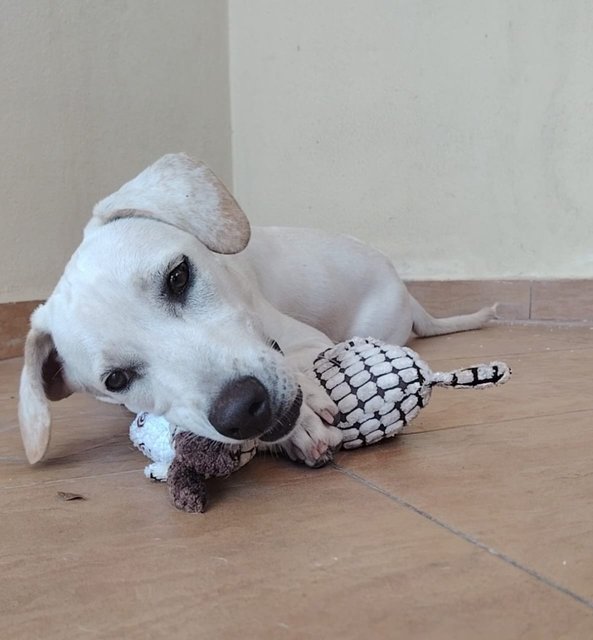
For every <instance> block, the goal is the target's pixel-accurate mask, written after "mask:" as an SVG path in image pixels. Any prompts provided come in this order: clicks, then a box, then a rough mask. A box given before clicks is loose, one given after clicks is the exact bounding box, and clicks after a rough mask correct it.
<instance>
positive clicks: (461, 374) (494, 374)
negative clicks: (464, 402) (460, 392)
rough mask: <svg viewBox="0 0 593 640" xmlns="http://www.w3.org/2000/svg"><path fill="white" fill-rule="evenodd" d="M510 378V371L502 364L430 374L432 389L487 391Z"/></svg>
mask: <svg viewBox="0 0 593 640" xmlns="http://www.w3.org/2000/svg"><path fill="white" fill-rule="evenodd" d="M510 377H511V370H510V368H509V366H508V365H507V364H505V363H504V362H491V363H490V364H477V365H475V366H473V367H467V368H465V369H456V370H455V371H449V372H447V373H441V372H436V373H433V374H432V378H431V380H430V384H431V386H433V387H461V388H463V389H487V388H488V387H493V386H494V385H496V384H504V383H505V382H506V381H507V380H508V379H509V378H510Z"/></svg>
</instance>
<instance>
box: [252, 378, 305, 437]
mask: <svg viewBox="0 0 593 640" xmlns="http://www.w3.org/2000/svg"><path fill="white" fill-rule="evenodd" d="M302 404H303V392H302V391H301V388H300V387H299V389H298V391H297V394H296V397H295V399H294V400H293V402H292V404H291V405H290V407H288V409H287V410H286V411H285V412H284V413H283V414H282V415H281V416H280V417H279V418H278V420H276V422H275V423H274V424H273V425H272V426H271V427H270V429H268V430H267V431H266V432H265V433H264V434H263V435H261V436H260V437H259V440H261V441H262V442H265V443H267V444H270V443H274V442H280V441H282V440H284V439H286V438H288V436H289V435H290V434H291V432H292V430H293V429H294V428H295V426H296V423H297V420H298V417H299V414H300V412H301V405H302Z"/></svg>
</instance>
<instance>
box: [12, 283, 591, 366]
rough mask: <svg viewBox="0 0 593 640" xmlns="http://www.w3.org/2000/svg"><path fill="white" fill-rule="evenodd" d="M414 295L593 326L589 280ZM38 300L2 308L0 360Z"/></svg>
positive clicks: (458, 306)
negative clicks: (491, 306) (492, 305)
mask: <svg viewBox="0 0 593 640" xmlns="http://www.w3.org/2000/svg"><path fill="white" fill-rule="evenodd" d="M406 284H407V286H408V289H409V290H410V292H411V293H412V295H413V296H414V297H415V298H416V299H417V300H418V302H420V304H422V305H423V306H424V307H425V308H426V309H427V310H428V311H429V312H430V313H431V314H432V315H434V316H437V317H438V316H450V315H457V314H460V313H471V312H472V311H476V310H477V309H479V308H480V307H484V306H488V305H491V304H494V303H495V302H498V303H500V306H499V308H498V315H499V317H500V319H501V320H503V321H504V320H508V321H525V322H529V321H538V322H541V321H547V322H559V323H561V322H593V280H414V281H410V282H407V283H406ZM39 304H41V301H40V300H34V301H28V302H8V303H4V304H0V359H6V358H15V357H17V356H21V355H22V353H23V346H24V344H25V336H26V334H27V330H28V328H29V316H30V315H31V313H32V312H33V310H34V309H35V308H36V307H37V306H38V305H39Z"/></svg>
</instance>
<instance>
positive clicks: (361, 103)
mask: <svg viewBox="0 0 593 640" xmlns="http://www.w3.org/2000/svg"><path fill="white" fill-rule="evenodd" d="M229 7H230V60H231V94H232V123H233V132H234V133H233V136H234V137H233V163H234V175H235V190H236V194H237V196H238V198H239V200H240V202H241V203H242V204H243V205H244V207H245V208H246V210H247V211H248V212H249V213H250V215H251V217H252V218H253V219H254V220H256V221H258V222H262V223H280V224H289V223H298V224H303V225H321V226H323V227H326V228H328V229H334V230H344V231H346V232H348V233H352V234H356V235H359V236H362V237H364V238H366V239H367V240H369V241H371V242H373V243H375V244H376V245H377V246H379V247H380V248H381V249H383V250H384V251H385V252H386V253H388V254H389V255H390V256H392V257H393V258H394V259H395V261H396V263H397V265H398V266H399V268H400V272H401V273H402V274H403V275H405V276H406V277H411V278H443V277H444V278H503V277H510V278H516V277H540V278H556V277H592V276H593V37H591V34H592V32H593V3H591V2H590V0H570V1H566V2H561V1H557V0H530V1H527V0H526V1H523V2H517V1H516V0H496V1H489V0H451V1H448V2H435V1H433V0H365V1H362V0H279V1H274V2H273V1H271V0H249V1H246V0H230V5H229Z"/></svg>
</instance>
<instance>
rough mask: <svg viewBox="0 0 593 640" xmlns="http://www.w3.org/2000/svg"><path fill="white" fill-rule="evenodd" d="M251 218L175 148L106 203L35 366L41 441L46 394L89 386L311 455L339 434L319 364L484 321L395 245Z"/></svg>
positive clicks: (32, 357) (28, 388) (57, 301)
mask: <svg viewBox="0 0 593 640" xmlns="http://www.w3.org/2000/svg"><path fill="white" fill-rule="evenodd" d="M249 239H250V229H249V225H248V223H247V220H246V218H245V217H244V214H243V213H242V212H241V211H240V209H239V208H238V206H237V205H236V203H235V202H234V200H232V198H231V197H230V195H229V194H228V193H227V192H226V191H225V190H224V188H223V187H222V185H221V184H220V183H219V182H218V181H217V180H216V178H215V177H214V176H213V175H212V174H211V173H210V172H208V171H207V170H206V169H205V168H204V167H203V166H202V165H199V164H196V163H194V162H193V161H191V160H190V159H189V158H188V157H187V156H183V155H172V156H165V157H164V158H162V159H161V160H159V161H158V162H157V163H156V164H155V165H153V166H152V167H150V168H149V169H147V170H146V171H145V172H143V173H142V174H140V176H138V177H137V178H136V179H134V180H132V181H131V182H130V183H127V184H126V185H124V187H122V188H121V189H120V190H119V191H118V192H116V193H115V194H113V195H112V196H110V197H109V198H106V199H105V200H104V201H102V202H101V203H99V204H98V205H97V207H96V208H95V210H94V216H93V219H92V220H91V222H90V223H89V225H88V227H87V230H86V231H85V238H84V240H83V242H82V244H81V246H80V247H79V249H78V250H77V251H76V253H75V254H74V255H73V257H72V259H71V261H70V262H69V264H68V266H67V268H66V270H65V273H64V275H63V277H62V278H61V280H60V282H59V283H58V285H57V287H56V289H55V291H54V292H53V293H52V295H51V296H50V298H49V299H48V301H47V303H46V304H45V305H43V306H42V307H40V308H39V309H37V310H36V311H35V313H34V314H33V316H32V328H31V331H30V334H29V336H28V339H27V346H26V350H25V367H24V369H23V375H22V380H21V398H20V408H19V414H20V422H21V430H22V434H23V440H24V443H25V448H26V451H27V455H28V457H29V460H30V461H31V462H36V461H37V460H40V459H41V458H42V457H43V455H44V453H45V451H46V449H47V446H48V442H49V429H50V418H49V409H48V403H47V400H48V399H51V400H57V399H60V398H63V397H65V396H67V395H69V394H70V393H72V392H73V391H87V392H90V393H92V394H94V395H95V396H97V397H99V398H100V399H102V400H106V401H109V402H116V403H121V404H125V405H126V406H127V407H128V408H129V409H130V410H131V411H134V412H140V411H149V412H151V413H155V414H158V415H164V416H165V417H166V418H167V419H168V420H169V421H170V422H172V423H175V424H178V425H180V426H181V427H183V428H185V429H187V430H190V431H193V432H195V433H198V434H200V435H204V436H207V437H210V438H213V439H217V440H222V441H229V442H232V441H237V440H241V439H247V438H251V437H260V438H261V439H262V440H263V441H265V442H268V443H276V442H279V443H280V446H282V447H283V448H284V449H285V450H286V452H287V453H288V454H289V455H290V456H291V457H293V458H295V459H298V460H302V461H304V462H306V463H307V464H310V465H316V464H318V463H320V462H323V461H324V460H326V459H327V456H328V451H329V450H330V448H331V446H333V445H334V444H337V442H338V440H339V434H338V433H337V431H336V430H335V429H333V427H331V426H330V425H331V422H332V418H333V416H334V415H335V413H336V411H337V408H336V406H335V405H334V403H333V402H332V401H331V400H330V399H329V397H328V396H327V395H326V394H325V393H324V392H323V391H321V389H320V388H319V387H318V386H317V385H316V383H315V382H313V380H312V379H311V378H310V377H307V376H305V375H304V374H305V372H306V371H307V370H308V369H310V367H311V366H312V363H313V359H314V358H315V356H316V355H317V354H318V353H319V352H320V351H322V350H323V349H325V348H326V347H327V346H329V345H331V344H333V343H334V342H337V341H341V340H344V339H347V338H350V337H352V336H354V335H362V336H367V335H370V336H374V337H376V338H380V339H383V340H387V341H389V342H392V343H394V344H403V343H405V342H406V341H407V340H408V338H409V336H410V334H411V332H412V331H414V332H415V333H417V334H418V335H436V334H438V333H447V332H450V331H461V330H465V329H472V328H477V327H480V326H481V325H482V324H483V323H484V322H485V321H487V320H488V319H489V318H491V317H492V315H493V312H492V310H491V309H483V310H482V311H480V312H478V313H476V314H472V315H468V316H459V317H456V318H448V319H442V320H435V319H433V318H432V317H431V316H429V315H428V314H427V313H426V311H424V309H422V307H421V306H420V305H419V304H418V303H417V302H416V301H415V300H414V299H413V298H412V297H411V296H410V295H409V293H408V292H407V290H406V288H405V286H404V285H403V284H402V282H401V280H400V279H399V277H398V276H397V273H396V271H395V268H394V267H393V265H392V264H391V263H390V262H389V260H388V259H387V258H386V257H385V256H383V255H382V254H381V253H379V252H377V251H374V250H372V249H370V248H369V247H367V246H366V245H364V244H363V243H361V242H359V241H357V240H354V239H352V238H349V237H346V236H332V235H330V234H327V233H323V232H319V231H313V230H306V229H293V228H276V227H274V228H259V229H258V228H256V229H254V230H253V233H252V234H251V240H250V241H249Z"/></svg>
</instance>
